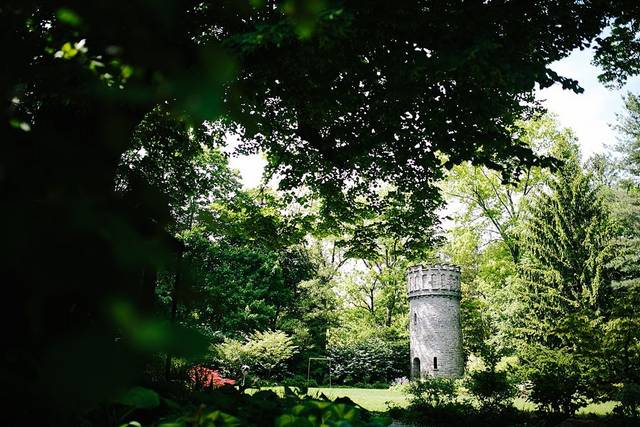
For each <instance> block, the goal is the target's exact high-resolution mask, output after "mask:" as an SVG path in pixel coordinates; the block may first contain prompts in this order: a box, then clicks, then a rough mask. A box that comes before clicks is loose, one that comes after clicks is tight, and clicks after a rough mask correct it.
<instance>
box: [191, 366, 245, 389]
mask: <svg viewBox="0 0 640 427" xmlns="http://www.w3.org/2000/svg"><path fill="white" fill-rule="evenodd" d="M188 375H189V380H191V384H192V385H193V387H194V388H195V389H200V390H206V389H209V388H220V387H222V386H225V385H234V384H235V383H236V381H235V380H232V379H230V378H223V377H222V375H220V372H218V371H217V370H215V369H211V368H207V367H206V366H202V365H196V366H193V367H192V368H191V369H189V371H188Z"/></svg>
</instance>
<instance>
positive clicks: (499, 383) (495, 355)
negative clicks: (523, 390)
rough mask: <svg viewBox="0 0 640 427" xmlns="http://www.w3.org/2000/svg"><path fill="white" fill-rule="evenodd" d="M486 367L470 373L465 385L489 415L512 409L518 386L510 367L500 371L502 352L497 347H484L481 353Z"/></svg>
mask: <svg viewBox="0 0 640 427" xmlns="http://www.w3.org/2000/svg"><path fill="white" fill-rule="evenodd" d="M481 355H482V356H483V362H484V366H483V368H482V369H476V370H473V371H472V372H470V373H469V374H468V375H467V377H466V378H465V381H464V385H465V387H466V388H467V389H468V390H469V392H470V393H471V395H472V396H474V397H475V398H476V399H478V402H479V403H480V408H481V409H482V410H484V411H486V412H489V413H498V412H500V411H502V410H504V409H505V408H508V407H511V406H512V404H513V398H514V397H515V395H516V391H517V389H516V384H515V382H514V378H513V377H512V376H511V375H510V372H509V369H510V367H509V366H508V365H507V367H506V368H505V369H498V366H497V365H498V362H499V361H500V359H501V356H502V354H501V352H500V351H499V350H497V349H496V348H495V347H489V346H487V347H484V348H483V349H482V351H481Z"/></svg>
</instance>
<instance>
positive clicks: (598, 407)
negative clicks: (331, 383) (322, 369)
mask: <svg viewBox="0 0 640 427" xmlns="http://www.w3.org/2000/svg"><path fill="white" fill-rule="evenodd" d="M265 389H267V390H273V391H275V392H276V393H278V394H283V393H284V388H283V387H268V388H265ZM263 390H264V389H263ZM250 392H254V390H251V391H250ZM308 394H309V396H311V397H319V396H320V395H321V394H324V395H325V396H326V397H328V398H329V399H332V400H333V399H336V398H338V397H348V398H349V399H351V400H352V401H353V402H355V403H356V404H358V405H360V406H362V407H363V408H365V409H367V410H369V411H375V412H385V411H387V410H388V409H389V405H392V406H399V407H406V406H407V405H408V404H409V400H408V399H407V397H406V395H405V394H404V393H403V392H402V391H400V390H390V389H370V388H342V387H334V388H328V387H310V388H309V392H308ZM615 405H616V402H605V403H592V404H590V405H587V406H586V407H584V408H581V409H580V410H578V412H577V414H578V415H590V414H593V415H607V414H610V413H611V411H612V410H613V408H614V406H615ZM514 406H515V407H516V408H518V409H520V410H523V411H534V410H535V409H536V405H535V404H533V403H532V402H529V401H527V400H525V399H521V398H517V399H515V402H514Z"/></svg>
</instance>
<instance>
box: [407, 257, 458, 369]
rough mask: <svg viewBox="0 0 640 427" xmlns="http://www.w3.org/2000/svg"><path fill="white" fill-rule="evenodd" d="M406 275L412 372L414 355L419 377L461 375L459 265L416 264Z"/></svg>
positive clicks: (414, 363) (414, 367)
mask: <svg viewBox="0 0 640 427" xmlns="http://www.w3.org/2000/svg"><path fill="white" fill-rule="evenodd" d="M407 279H408V280H407V281H408V294H409V309H410V311H409V316H410V318H409V320H410V326H409V331H410V343H411V367H412V376H413V377H416V376H417V372H416V370H417V367H418V364H417V363H416V358H417V359H419V370H420V376H422V377H424V376H426V375H429V376H440V377H449V378H455V377H460V376H462V374H463V372H464V360H463V355H462V330H461V324H460V268H459V267H456V266H451V265H434V266H426V267H425V266H415V267H411V268H410V269H409V271H408V272H407ZM434 358H437V362H436V361H434ZM436 363H437V367H436Z"/></svg>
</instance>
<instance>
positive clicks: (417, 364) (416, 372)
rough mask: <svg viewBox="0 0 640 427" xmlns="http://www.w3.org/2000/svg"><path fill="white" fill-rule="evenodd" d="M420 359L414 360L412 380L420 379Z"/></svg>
mask: <svg viewBox="0 0 640 427" xmlns="http://www.w3.org/2000/svg"><path fill="white" fill-rule="evenodd" d="M420 376H421V375H420V359H419V358H418V357H414V358H413V363H412V364H411V378H420Z"/></svg>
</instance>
